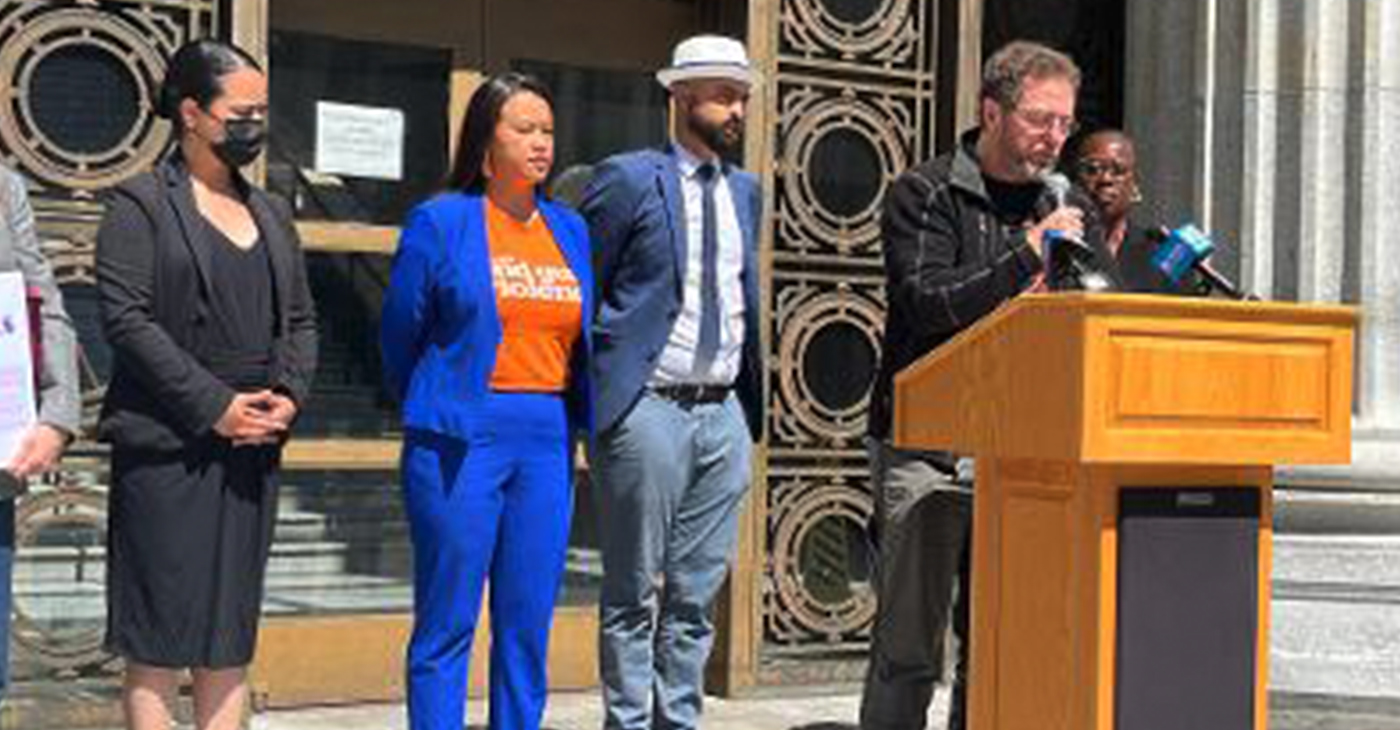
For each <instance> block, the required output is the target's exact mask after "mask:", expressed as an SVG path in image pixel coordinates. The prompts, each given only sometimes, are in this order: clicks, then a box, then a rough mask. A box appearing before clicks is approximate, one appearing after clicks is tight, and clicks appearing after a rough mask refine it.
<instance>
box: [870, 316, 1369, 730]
mask: <svg viewBox="0 0 1400 730" xmlns="http://www.w3.org/2000/svg"><path fill="white" fill-rule="evenodd" d="M1355 326H1356V314H1355V311H1354V310H1353V309H1351V308H1348V307H1336V306H1321V307H1319V306H1299V305H1288V304H1264V303H1257V302H1255V303H1239V302H1220V301H1214V300H1205V299H1187V298H1174V297H1157V296H1145V295H1121V294H1045V295H1025V296H1021V297H1018V298H1017V299H1015V300H1013V301H1011V302H1009V303H1008V304H1006V305H1005V306H1003V307H1002V308H1001V309H998V310H997V311H996V312H994V313H992V314H991V315H990V316H988V317H986V318H985V319H983V320H982V321H981V322H979V323H978V324H976V325H975V326H973V327H971V328H969V329H968V330H967V331H965V332H963V333H961V334H960V335H959V336H958V337H956V338H954V339H953V340H951V341H950V342H948V343H947V344H945V345H943V346H942V347H940V348H939V349H938V350H936V351H935V352H933V353H931V354H929V355H928V356H926V357H925V358H923V359H922V360H920V361H918V362H916V363H915V364H913V365H911V366H910V367H909V368H907V369H906V370H904V371H903V372H901V373H900V374H899V375H898V376H897V377H896V379H895V430H894V441H895V444H896V445H897V446H900V447H903V448H916V449H946V450H952V451H956V452H958V453H962V454H970V455H974V456H976V457H977V465H976V468H977V480H976V481H977V484H976V498H975V509H974V512H975V518H974V526H973V553H972V566H973V567H972V571H973V577H972V637H971V641H972V645H971V660H970V662H971V666H970V667H969V670H970V671H969V675H968V719H969V725H968V726H969V728H970V729H971V730H1088V729H1091V728H1092V729H1094V730H1109V729H1112V730H1191V729H1195V728H1201V729H1205V728H1209V729H1210V730H1236V729H1239V730H1244V729H1245V728H1249V729H1251V730H1262V729H1263V728H1265V727H1266V726H1267V722H1268V718H1267V714H1268V713H1267V707H1268V706H1267V695H1266V688H1267V684H1268V681H1267V680H1268V658H1269V642H1268V626H1269V575H1270V542H1271V535H1272V530H1271V522H1270V519H1271V503H1270V488H1271V486H1272V470H1271V467H1272V466H1273V465H1274V464H1300V463H1306V464H1324V463H1346V462H1348V461H1349V460H1350V458H1351V456H1350V455H1351V404H1352V339H1353V333H1354V330H1355Z"/></svg>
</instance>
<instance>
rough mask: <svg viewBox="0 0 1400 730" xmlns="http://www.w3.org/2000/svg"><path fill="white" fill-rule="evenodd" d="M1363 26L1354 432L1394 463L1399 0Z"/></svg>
mask: <svg viewBox="0 0 1400 730" xmlns="http://www.w3.org/2000/svg"><path fill="white" fill-rule="evenodd" d="M1364 20H1365V22H1364V24H1363V27H1364V28H1365V32H1364V34H1363V37H1362V39H1361V43H1360V44H1359V46H1360V47H1359V48H1358V49H1357V51H1358V52H1359V53H1360V54H1361V55H1362V59H1361V63H1360V66H1361V75H1362V83H1363V88H1362V90H1361V92H1360V97H1361V98H1360V105H1359V109H1358V110H1357V111H1358V117H1359V119H1358V126H1359V127H1360V145H1359V147H1360V150H1361V152H1360V153H1359V154H1358V159H1357V164H1358V165H1359V169H1360V175H1359V177H1360V205H1359V206H1358V207H1359V211H1358V217H1359V219H1360V220H1359V225H1358V239H1359V241H1358V243H1359V249H1360V250H1359V256H1358V265H1357V268H1358V274H1359V276H1358V280H1359V285H1358V290H1359V298H1360V301H1361V305H1362V312H1363V316H1364V318H1365V322H1364V324H1363V326H1362V332H1361V337H1360V338H1359V342H1358V343H1357V345H1358V348H1357V355H1358V360H1359V362H1360V367H1359V368H1358V372H1357V376H1358V377H1357V386H1358V387H1357V396H1358V397H1357V416H1358V418H1357V427H1358V430H1359V431H1360V432H1361V435H1363V436H1365V437H1366V438H1367V440H1368V441H1386V442H1389V443H1386V444H1383V445H1382V446H1381V448H1379V449H1376V450H1377V451H1380V450H1384V449H1385V448H1386V447H1388V448H1389V451H1390V454H1391V456H1390V458H1391V459H1392V460H1395V461H1400V453H1397V452H1400V443H1397V442H1400V204H1398V203H1397V200H1396V197H1395V196H1396V191H1397V190H1400V0H1368V1H1367V2H1365V3H1364ZM1367 450H1368V451H1369V450H1371V449H1370V448H1368V449H1367ZM1367 456H1372V455H1370V454H1368V455H1367ZM1374 456H1375V457H1380V454H1379V453H1377V454H1375V455H1374Z"/></svg>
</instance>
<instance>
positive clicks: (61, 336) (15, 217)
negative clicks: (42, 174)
mask: <svg viewBox="0 0 1400 730" xmlns="http://www.w3.org/2000/svg"><path fill="white" fill-rule="evenodd" d="M0 219H3V225H0V271H19V272H21V273H23V274H24V282H25V284H26V285H28V286H32V287H38V289H39V291H40V292H42V293H43V296H44V304H43V307H42V308H41V310H40V311H41V313H42V315H43V324H42V325H41V327H42V329H43V336H44V362H43V363H41V364H40V370H39V388H40V389H39V421H40V422H41V423H47V424H49V425H51V426H57V427H58V428H61V429H63V430H65V431H67V432H68V433H70V434H73V435H77V433H78V422H79V418H80V416H81V413H82V400H81V396H80V394H79V392H78V391H79V385H78V337H77V334H76V333H75V332H74V331H73V321H72V320H70V319H69V318H68V313H67V312H65V311H64V309H63V294H62V293H61V292H59V290H58V284H57V283H55V282H54V278H53V270H52V269H51V268H50V267H49V262H48V261H47V260H45V259H44V255H43V253H42V252H41V251H40V250H39V237H38V235H37V234H36V233H35V231H34V210H33V209H32V208H30V207H29V194H28V193H27V192H26V190H25V187H24V180H23V178H21V177H20V176H19V175H18V174H17V173H15V172H14V171H12V170H9V169H7V168H5V167H0Z"/></svg>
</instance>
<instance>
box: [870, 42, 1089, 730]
mask: <svg viewBox="0 0 1400 730" xmlns="http://www.w3.org/2000/svg"><path fill="white" fill-rule="evenodd" d="M1079 78H1080V75H1079V69H1078V68H1077V67H1076V66H1075V64H1074V62H1073V61H1072V60H1070V58H1069V57H1067V56H1065V55H1064V54H1062V53H1059V52H1058V51H1055V50H1053V49H1051V48H1048V47H1046V46H1043V45H1040V44H1036V43H1030V42H1024V41H1017V42H1013V43H1010V44H1008V45H1007V46H1005V47H1003V48H1001V49H1000V50H998V51H997V52H996V53H995V54H994V55H992V57H991V58H989V59H988V60H987V62H986V65H985V66H984V68H983V73H982V88H981V93H980V109H979V117H980V127H979V128H977V129H973V130H971V131H969V132H967V133H966V134H965V135H963V137H962V138H961V140H960V141H959V144H958V146H957V148H956V149H955V150H953V151H952V152H951V153H949V154H946V155H943V156H941V157H938V158H936V159H934V160H931V161H928V162H925V163H923V164H921V165H918V166H917V167H914V168H913V169H911V170H909V171H907V172H905V173H904V174H902V175H901V176H900V177H899V178H898V179H897V180H896V181H895V182H894V184H893V186H892V187H891V188H890V192H889V194H888V196H887V197H886V199H885V202H884V213H883V217H882V220H881V226H882V231H883V236H884V252H885V267H886V271H885V274H886V285H887V289H886V291H887V295H888V301H889V315H888V319H887V321H886V323H885V333H884V348H883V355H882V362H881V364H880V371H879V375H878V377H877V380H876V383H875V387H874V393H873V398H872V403H871V409H870V419H869V420H870V439H869V448H870V457H871V468H872V472H873V479H872V482H873V484H874V490H875V503H876V520H877V526H878V527H877V529H878V533H877V534H878V536H879V563H878V570H877V578H876V593H877V598H878V605H879V608H878V612H877V615H876V619H875V628H874V632H873V638H872V641H871V652H870V653H871V656H870V665H869V668H868V670H867V675H866V681H865V688H864V695H863V697H862V700H861V719H860V724H861V728H862V729H863V730H896V729H897V730H922V729H923V728H924V726H925V722H926V717H927V714H928V707H929V703H930V700H931V698H932V696H933V686H934V684H935V682H937V681H939V680H941V679H943V669H944V666H945V665H946V664H947V662H946V661H945V659H944V637H945V636H946V634H947V629H948V626H949V623H950V621H951V623H952V627H953V630H954V633H955V634H956V636H957V637H958V639H957V643H958V646H959V658H958V661H957V664H956V668H955V669H954V671H953V673H952V677H951V678H949V679H950V684H951V685H952V690H953V698H952V708H951V713H950V717H949V723H948V727H949V728H950V730H962V728H963V727H964V702H965V696H964V695H965V693H964V680H963V678H964V674H963V672H964V667H965V666H966V664H967V659H966V657H967V642H966V636H967V624H968V615H969V614H968V601H967V597H968V595H969V592H970V586H969V581H968V566H969V556H968V550H969V539H968V538H969V533H970V525H971V517H972V490H971V486H972V479H971V478H972V473H971V472H972V470H971V463H970V461H968V460H961V461H960V460H959V459H958V458H957V457H956V456H955V455H953V454H949V453H945V452H920V451H907V450H901V449H896V448H894V447H893V446H892V445H891V441H890V425H891V419H892V411H893V408H892V400H891V397H892V392H893V378H894V375H895V373H897V372H899V371H900V370H902V369H903V368H905V367H906V366H908V365H910V364H911V363H913V362H914V361H915V360H917V359H919V358H920V357H922V356H923V355H925V354H927V353H928V352H930V351H932V350H933V349H934V348H936V347H938V346H939V345H941V344H942V343H943V342H945V341H947V340H948V339H950V338H951V337H953V336H954V335H956V334H957V333H958V332H961V331H962V330H964V329H966V328H967V327H969V326H970V325H971V324H972V323H973V322H975V321H977V320H978V319H979V318H981V317H982V316H984V315H986V314H988V313H990V312H991V311H992V310H993V309H995V308H996V307H997V306H998V305H999V304H1001V303H1002V302H1005V301H1006V300H1008V299H1011V298H1012V297H1015V296H1016V295H1017V294H1019V293H1021V292H1023V291H1027V290H1032V289H1037V288H1041V287H1043V286H1044V285H1043V283H1042V279H1043V272H1044V270H1045V266H1044V264H1043V262H1042V251H1043V239H1044V238H1045V234H1046V232H1047V231H1050V230H1055V231H1058V232H1059V233H1060V235H1061V236H1064V237H1068V238H1071V239H1075V240H1076V241H1077V242H1079V243H1081V244H1085V245H1087V246H1088V248H1089V249H1090V250H1093V251H1095V252H1096V253H1097V252H1099V251H1100V250H1101V249H1102V246H1103V244H1102V235H1101V233H1100V231H1099V230H1098V226H1097V225H1096V224H1094V223H1092V221H1093V217H1092V216H1090V217H1088V218H1086V211H1089V210H1091V209H1092V205H1093V203H1092V201H1090V200H1089V199H1087V198H1085V197H1083V196H1082V194H1080V193H1079V192H1078V191H1076V190H1069V189H1067V188H1068V186H1067V185H1065V184H1064V183H1063V182H1062V180H1063V178H1058V176H1055V175H1053V170H1054V168H1055V165H1056V163H1057V161H1058V159H1059V156H1060V151H1061V149H1062V148H1063V147H1064V144H1065V140H1066V138H1068V137H1069V135H1070V134H1071V133H1072V132H1073V130H1074V127H1075V121H1074V111H1075V97H1076V95H1077V94H1078V89H1079ZM1057 178H1058V179H1057Z"/></svg>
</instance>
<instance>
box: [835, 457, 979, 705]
mask: <svg viewBox="0 0 1400 730" xmlns="http://www.w3.org/2000/svg"><path fill="white" fill-rule="evenodd" d="M869 449H870V465H871V470H872V473H873V485H874V490H875V515H876V524H877V530H878V532H877V538H878V546H879V562H878V563H877V568H876V576H875V585H876V597H877V600H878V610H877V612H876V615H875V628H874V631H873V636H872V638H871V642H870V665H869V667H868V669H867V670H866V676H865V689H864V694H863V696H862V697H861V708H860V726H861V728H862V730H923V729H924V727H925V725H926V723H927V717H928V708H929V703H930V701H931V700H932V699H933V688H934V684H935V683H937V682H939V681H940V680H944V679H948V680H950V683H951V684H952V688H953V697H952V707H951V708H950V713H949V719H948V727H949V729H950V730H962V728H963V725H964V702H965V692H964V676H963V671H964V669H963V668H964V667H966V665H967V641H966V636H967V625H968V596H969V590H970V588H971V586H970V584H969V571H968V566H969V552H970V550H969V547H970V544H969V540H970V537H971V534H972V530H971V524H972V491H971V489H970V487H971V476H972V474H971V472H972V470H971V462H970V460H962V461H960V462H959V464H958V469H957V472H958V474H957V475H954V474H951V473H948V472H947V471H945V470H944V468H940V466H939V465H938V461H937V459H935V458H933V457H932V455H930V454H928V453H925V452H912V451H904V450H901V449H896V448H893V447H891V446H890V445H889V444H886V443H883V442H879V441H872V442H871V443H870V445H869ZM945 468H946V467H945ZM950 624H951V628H952V630H953V631H952V633H953V634H954V636H955V638H956V642H957V646H958V655H959V656H958V660H957V662H956V663H955V664H953V666H952V667H951V669H952V675H951V677H945V674H944V669H945V667H947V666H948V664H949V662H948V660H947V657H946V656H945V645H946V643H947V637H948V629H949V627H950Z"/></svg>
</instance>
